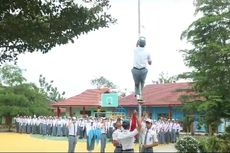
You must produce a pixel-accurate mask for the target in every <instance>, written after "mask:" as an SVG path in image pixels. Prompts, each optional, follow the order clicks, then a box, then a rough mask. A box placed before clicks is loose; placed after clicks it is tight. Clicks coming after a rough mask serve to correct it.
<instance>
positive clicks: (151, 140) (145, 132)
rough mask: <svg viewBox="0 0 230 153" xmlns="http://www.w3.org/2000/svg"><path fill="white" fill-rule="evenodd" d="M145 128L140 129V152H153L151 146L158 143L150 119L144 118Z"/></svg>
mask: <svg viewBox="0 0 230 153" xmlns="http://www.w3.org/2000/svg"><path fill="white" fill-rule="evenodd" d="M145 123H146V126H145V128H142V129H141V137H142V139H141V140H142V142H141V144H142V149H141V152H142V153H146V152H147V153H153V147H154V146H157V145H158V139H157V134H156V131H155V130H152V120H151V119H146V121H145Z"/></svg>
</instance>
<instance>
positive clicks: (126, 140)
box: [117, 129, 138, 150]
mask: <svg viewBox="0 0 230 153" xmlns="http://www.w3.org/2000/svg"><path fill="white" fill-rule="evenodd" d="M137 134H138V131H137V129H134V130H133V131H129V130H123V131H122V132H119V133H118V137H117V138H118V140H119V141H120V142H121V145H122V149H123V150H127V149H134V141H135V138H134V136H135V135H137Z"/></svg>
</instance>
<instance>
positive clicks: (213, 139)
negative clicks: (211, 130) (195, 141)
mask: <svg viewBox="0 0 230 153" xmlns="http://www.w3.org/2000/svg"><path fill="white" fill-rule="evenodd" d="M200 144H201V147H200V148H201V152H226V153H229V152H230V143H229V141H228V140H225V139H223V138H222V137H220V136H210V137H205V138H203V139H201V140H200Z"/></svg>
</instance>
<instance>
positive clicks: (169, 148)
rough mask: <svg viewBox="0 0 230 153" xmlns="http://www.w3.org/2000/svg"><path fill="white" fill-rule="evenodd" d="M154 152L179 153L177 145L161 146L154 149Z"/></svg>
mask: <svg viewBox="0 0 230 153" xmlns="http://www.w3.org/2000/svg"><path fill="white" fill-rule="evenodd" d="M153 151H154V152H177V150H176V148H175V144H172V143H171V144H167V145H159V146H157V147H154V149H153Z"/></svg>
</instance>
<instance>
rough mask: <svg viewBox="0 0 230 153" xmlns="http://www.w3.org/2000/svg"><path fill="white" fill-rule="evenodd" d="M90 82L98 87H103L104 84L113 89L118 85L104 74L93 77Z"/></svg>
mask: <svg viewBox="0 0 230 153" xmlns="http://www.w3.org/2000/svg"><path fill="white" fill-rule="evenodd" d="M90 83H91V84H92V85H93V86H96V88H98V89H99V88H101V87H102V86H104V87H107V88H111V89H115V88H116V87H117V86H116V85H115V84H114V83H113V82H111V81H109V80H108V79H106V78H105V77H103V76H100V77H98V78H95V79H92V80H91V81H90Z"/></svg>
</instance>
